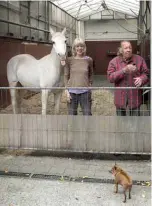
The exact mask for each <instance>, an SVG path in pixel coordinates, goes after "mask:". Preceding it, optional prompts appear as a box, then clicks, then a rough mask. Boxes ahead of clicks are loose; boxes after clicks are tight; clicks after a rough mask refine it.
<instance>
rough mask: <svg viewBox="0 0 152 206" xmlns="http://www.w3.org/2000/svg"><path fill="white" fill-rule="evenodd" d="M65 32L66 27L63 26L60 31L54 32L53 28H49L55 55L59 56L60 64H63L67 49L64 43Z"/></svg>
mask: <svg viewBox="0 0 152 206" xmlns="http://www.w3.org/2000/svg"><path fill="white" fill-rule="evenodd" d="M65 32H66V28H64V29H63V31H62V32H54V31H53V29H52V28H50V33H51V35H52V43H53V48H54V50H55V52H56V53H57V55H58V56H59V58H60V61H61V64H62V65H65V60H66V50H67V45H66V42H67V40H66V37H65Z"/></svg>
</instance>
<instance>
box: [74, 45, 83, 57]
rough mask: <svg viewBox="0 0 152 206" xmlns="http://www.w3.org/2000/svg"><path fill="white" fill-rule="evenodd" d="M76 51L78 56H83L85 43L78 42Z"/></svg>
mask: <svg viewBox="0 0 152 206" xmlns="http://www.w3.org/2000/svg"><path fill="white" fill-rule="evenodd" d="M75 51H76V55H77V56H83V55H84V45H82V44H78V45H76V46H75Z"/></svg>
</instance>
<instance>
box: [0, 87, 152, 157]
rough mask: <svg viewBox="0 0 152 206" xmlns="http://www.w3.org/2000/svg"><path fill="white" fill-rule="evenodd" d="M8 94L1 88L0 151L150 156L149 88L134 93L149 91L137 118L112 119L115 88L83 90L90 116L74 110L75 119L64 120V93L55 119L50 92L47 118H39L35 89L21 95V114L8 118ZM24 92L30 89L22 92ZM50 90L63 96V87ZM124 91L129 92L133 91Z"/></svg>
mask: <svg viewBox="0 0 152 206" xmlns="http://www.w3.org/2000/svg"><path fill="white" fill-rule="evenodd" d="M9 89H10V88H8V87H1V88H0V97H1V98H0V99H1V102H0V103H1V104H0V105H1V107H0V147H1V148H15V149H16V148H17V149H40V150H52V151H77V152H100V153H123V154H124V153H129V154H132V153H133V154H150V152H151V144H150V141H151V120H150V116H149V115H150V113H149V112H150V109H149V111H148V109H147V108H148V107H147V106H146V105H148V104H149V105H150V90H151V88H150V87H143V88H139V91H140V90H144V91H145V90H148V91H149V92H147V93H146V94H148V102H147V100H146V101H144V100H143V103H144V104H145V103H146V105H144V106H145V107H143V108H141V109H140V115H141V116H136V115H135V116H128V115H127V116H117V115H116V108H115V105H114V91H116V90H119V89H120V88H114V87H90V88H85V89H90V90H91V93H92V116H88V115H83V114H82V111H81V108H78V115H68V106H67V101H66V96H65V93H64V92H63V93H62V98H61V102H60V113H59V115H55V114H54V99H53V96H52V93H51V94H50V95H49V98H48V108H47V115H41V109H42V107H41V94H40V91H39V90H40V88H38V87H37V88H33V89H35V90H36V91H37V94H34V93H26V94H25V93H24V99H23V100H22V102H21V112H20V113H19V114H13V112H12V106H11V104H10V94H9ZM11 89H13V90H15V91H22V92H23V91H24V90H25V88H23V87H22V88H20V87H17V88H15V87H11ZM26 89H32V88H31V87H30V88H29V87H26ZM42 89H53V88H42ZM54 89H55V90H56V91H59V90H62V91H64V90H65V87H56V88H54ZM66 89H67V88H66ZM72 89H74V88H72ZM79 89H82V88H79ZM83 89H84V88H83ZM121 89H122V88H121ZM123 89H124V90H128V91H129V90H130V89H131V90H134V89H136V88H123ZM20 94H21V93H20ZM149 108H150V107H149Z"/></svg>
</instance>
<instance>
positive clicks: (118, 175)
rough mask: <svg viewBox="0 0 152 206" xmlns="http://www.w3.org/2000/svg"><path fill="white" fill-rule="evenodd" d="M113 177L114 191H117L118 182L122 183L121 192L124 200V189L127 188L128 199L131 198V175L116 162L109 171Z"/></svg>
mask: <svg viewBox="0 0 152 206" xmlns="http://www.w3.org/2000/svg"><path fill="white" fill-rule="evenodd" d="M109 172H110V173H112V174H113V175H114V177H115V191H114V192H115V193H117V192H118V184H120V185H122V187H123V193H124V200H123V202H124V203H125V202H126V191H127V190H129V199H131V189H132V179H131V177H130V176H129V175H128V174H127V173H126V172H125V171H124V170H123V169H122V168H121V167H119V166H118V165H117V164H116V163H115V165H114V166H113V167H112V169H111V170H110V171H109Z"/></svg>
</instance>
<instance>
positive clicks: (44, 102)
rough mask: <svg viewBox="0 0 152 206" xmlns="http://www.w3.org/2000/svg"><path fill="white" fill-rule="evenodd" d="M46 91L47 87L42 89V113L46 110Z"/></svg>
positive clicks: (44, 113)
mask: <svg viewBox="0 0 152 206" xmlns="http://www.w3.org/2000/svg"><path fill="white" fill-rule="evenodd" d="M48 93H49V91H48V89H42V115H46V112H47V102H48Z"/></svg>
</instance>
